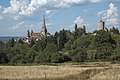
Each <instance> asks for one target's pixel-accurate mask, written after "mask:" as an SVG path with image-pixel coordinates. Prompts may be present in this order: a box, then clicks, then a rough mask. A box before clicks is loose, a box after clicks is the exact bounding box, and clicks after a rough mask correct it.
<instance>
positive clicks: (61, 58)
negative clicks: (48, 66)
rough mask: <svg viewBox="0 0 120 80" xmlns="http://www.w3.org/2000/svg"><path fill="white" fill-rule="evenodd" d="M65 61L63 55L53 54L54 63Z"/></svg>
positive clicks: (52, 60)
mask: <svg viewBox="0 0 120 80" xmlns="http://www.w3.org/2000/svg"><path fill="white" fill-rule="evenodd" d="M63 61H64V56H63V55H62V54H61V53H58V52H56V53H52V55H51V62H52V63H61V62H63Z"/></svg>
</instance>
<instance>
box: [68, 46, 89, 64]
mask: <svg viewBox="0 0 120 80" xmlns="http://www.w3.org/2000/svg"><path fill="white" fill-rule="evenodd" d="M69 55H70V58H71V59H72V61H74V62H85V61H87V53H86V51H85V50H82V49H79V48H78V49H75V50H73V51H71V52H70V53H69Z"/></svg>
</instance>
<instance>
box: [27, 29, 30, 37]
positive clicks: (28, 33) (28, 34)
mask: <svg viewBox="0 0 120 80" xmlns="http://www.w3.org/2000/svg"><path fill="white" fill-rule="evenodd" d="M27 36H28V38H30V31H29V30H28V31H27Z"/></svg>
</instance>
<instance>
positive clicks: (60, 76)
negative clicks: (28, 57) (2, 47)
mask: <svg viewBox="0 0 120 80" xmlns="http://www.w3.org/2000/svg"><path fill="white" fill-rule="evenodd" d="M0 80H120V64H110V63H87V64H85V63H84V64H71V63H69V64H66V63H65V64H56V66H54V65H36V66H0Z"/></svg>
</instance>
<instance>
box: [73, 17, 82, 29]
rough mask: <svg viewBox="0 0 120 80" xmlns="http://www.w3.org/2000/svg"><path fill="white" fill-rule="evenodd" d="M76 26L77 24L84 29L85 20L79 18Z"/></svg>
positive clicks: (75, 22) (76, 20)
mask: <svg viewBox="0 0 120 80" xmlns="http://www.w3.org/2000/svg"><path fill="white" fill-rule="evenodd" d="M73 23H74V24H77V25H78V26H79V27H82V26H83V25H84V20H83V19H82V18H81V16H78V17H77V18H76V19H75V20H74V21H73Z"/></svg>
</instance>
